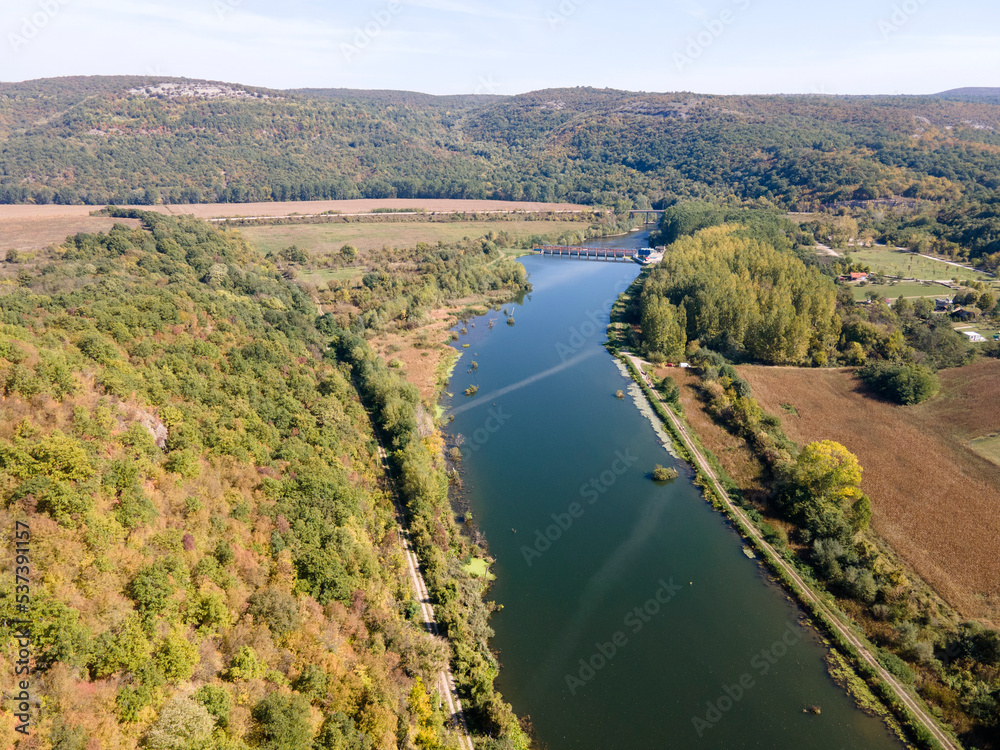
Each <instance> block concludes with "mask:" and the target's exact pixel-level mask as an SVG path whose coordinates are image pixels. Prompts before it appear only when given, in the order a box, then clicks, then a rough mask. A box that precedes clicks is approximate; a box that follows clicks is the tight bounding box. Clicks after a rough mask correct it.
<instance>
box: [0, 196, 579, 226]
mask: <svg viewBox="0 0 1000 750" xmlns="http://www.w3.org/2000/svg"><path fill="white" fill-rule="evenodd" d="M100 208H101V207H100V206H55V205H45V206H35V205H27V204H17V205H0V222H6V221H7V220H9V219H33V218H41V219H52V218H67V217H71V218H77V219H78V218H81V217H87V216H90V214H91V213H92V212H93V211H96V210H99V209H100ZM133 208H141V209H144V210H146V211H157V212H159V213H161V214H171V215H177V216H179V215H182V214H190V215H192V216H197V217H198V218H200V219H224V218H235V217H248V216H261V217H280V216H292V215H298V216H308V215H311V214H321V213H324V212H326V211H339V212H341V213H345V214H365V213H371V212H372V211H374V210H375V209H377V208H394V209H403V208H422V209H425V210H426V211H427V212H428V213H433V212H434V211H459V212H465V213H476V212H483V211H532V212H534V211H537V212H545V211H589V210H592V209H593V207H592V206H579V205H575V204H572V203H532V202H529V201H480V200H451V199H448V198H433V199H431V198H427V199H425V198H414V199H412V200H411V199H408V198H407V199H403V198H387V199H385V200H378V199H374V198H363V199H360V200H350V201H285V202H283V203H190V204H187V203H184V204H178V205H165V206H133Z"/></svg>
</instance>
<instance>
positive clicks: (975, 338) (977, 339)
mask: <svg viewBox="0 0 1000 750" xmlns="http://www.w3.org/2000/svg"><path fill="white" fill-rule="evenodd" d="M962 333H964V334H965V335H966V336H968V337H969V341H972V342H974V343H976V344H981V343H982V342H984V341H986V339H985V338H983V336H982V334H979V333H976V332H975V331H962Z"/></svg>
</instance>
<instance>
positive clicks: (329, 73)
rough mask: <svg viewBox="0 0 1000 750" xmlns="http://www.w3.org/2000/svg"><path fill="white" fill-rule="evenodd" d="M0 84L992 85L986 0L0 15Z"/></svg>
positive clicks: (146, 6)
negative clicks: (79, 78)
mask: <svg viewBox="0 0 1000 750" xmlns="http://www.w3.org/2000/svg"><path fill="white" fill-rule="evenodd" d="M2 5H3V8H2V9H0V81H21V80H28V79H33V78H46V77H51V76H67V75H95V74H101V75H115V74H133V75H150V76H154V77H155V76H183V77H188V78H204V79H209V80H219V81H226V82H231V83H241V84H245V85H252V86H264V87H269V88H277V89H286V88H305V87H312V88H366V89H402V90H409V91H422V92H425V93H430V94H463V93H479V94H504V95H510V94H518V93H523V92H526V91H535V90H538V89H544V88H555V87H568V86H593V87H597V88H605V87H607V88H617V89H627V90H632V91H659V92H668V91H695V92H699V93H716V94H737V93H742V94H766V93H805V94H809V93H823V94H929V93H935V92H938V91H943V90H946V89H951V88H957V87H964V86H1000V4H998V3H996V2H987V1H986V0H949V1H948V2H945V0H826V1H825V2H820V3H815V2H814V3H810V2H808V0H804V2H791V1H790V0H703V1H702V0H660V1H659V2H649V1H643V0H615V2H610V1H609V0H498V1H496V2H486V1H485V0H361V1H360V2H350V3H348V2H319V0H282V1H281V2H266V1H265V0H2Z"/></svg>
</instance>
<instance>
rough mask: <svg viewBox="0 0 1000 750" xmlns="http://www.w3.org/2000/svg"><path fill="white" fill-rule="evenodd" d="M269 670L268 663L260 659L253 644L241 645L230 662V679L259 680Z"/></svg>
mask: <svg viewBox="0 0 1000 750" xmlns="http://www.w3.org/2000/svg"><path fill="white" fill-rule="evenodd" d="M265 672H267V665H266V664H265V663H264V662H262V661H261V660H260V658H259V657H258V656H257V652H256V651H255V650H254V649H253V647H252V646H241V647H240V650H239V651H237V652H236V653H235V654H234V655H233V660H232V662H230V664H229V672H228V676H229V679H230V680H257V679H260V678H261V677H263V676H264V673H265Z"/></svg>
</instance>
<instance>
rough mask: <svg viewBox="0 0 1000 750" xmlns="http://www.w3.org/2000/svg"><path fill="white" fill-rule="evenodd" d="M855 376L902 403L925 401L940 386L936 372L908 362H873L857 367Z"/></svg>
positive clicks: (881, 393)
mask: <svg viewBox="0 0 1000 750" xmlns="http://www.w3.org/2000/svg"><path fill="white" fill-rule="evenodd" d="M858 377H860V378H861V379H862V380H863V381H864V382H865V383H866V384H867V385H868V387H869V388H871V389H872V390H874V391H875V392H876V393H879V394H880V395H882V396H885V397H886V398H888V399H890V400H892V401H895V402H896V403H898V404H903V405H904V406H907V405H911V404H919V403H920V402H922V401H926V400H927V399H929V398H931V397H932V396H934V395H936V394H937V392H938V391H939V390H940V388H941V386H940V383H939V382H938V379H937V375H935V374H934V373H933V372H931V371H930V370H928V369H927V368H926V367H924V366H923V365H916V364H910V363H892V362H873V363H871V364H868V365H866V366H865V367H862V368H861V369H860V370H858Z"/></svg>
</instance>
